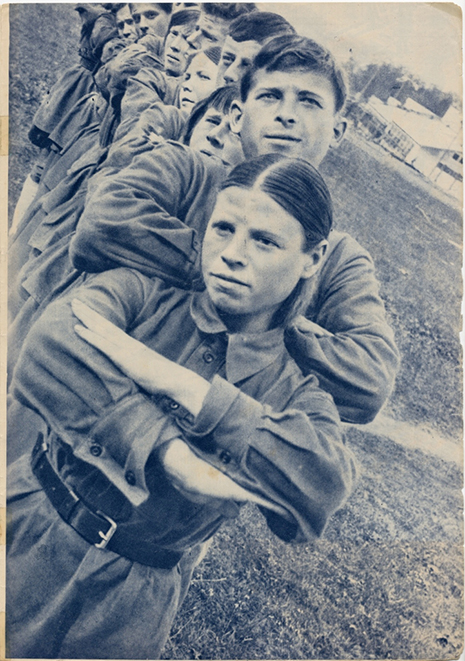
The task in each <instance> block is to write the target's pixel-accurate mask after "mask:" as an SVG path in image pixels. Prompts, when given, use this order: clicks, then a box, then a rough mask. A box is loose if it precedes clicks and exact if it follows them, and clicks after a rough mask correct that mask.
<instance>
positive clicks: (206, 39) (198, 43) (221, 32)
mask: <svg viewBox="0 0 465 661" xmlns="http://www.w3.org/2000/svg"><path fill="white" fill-rule="evenodd" d="M200 10H201V11H200V17H199V21H198V23H197V27H196V29H195V30H194V32H193V33H192V34H191V35H190V37H189V38H188V42H189V43H190V45H191V47H192V48H195V50H205V48H208V47H209V46H219V48H222V46H223V44H224V41H225V39H226V36H227V34H228V30H229V26H230V24H231V22H232V21H234V19H236V18H237V17H238V16H241V15H242V14H247V13H249V12H252V11H256V7H255V4H254V3H251V2H205V3H202V4H201V5H200Z"/></svg>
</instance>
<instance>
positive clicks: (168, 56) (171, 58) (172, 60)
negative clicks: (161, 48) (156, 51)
mask: <svg viewBox="0 0 465 661" xmlns="http://www.w3.org/2000/svg"><path fill="white" fill-rule="evenodd" d="M166 59H167V60H169V61H170V62H179V58H178V57H175V56H174V55H170V54H169V53H167V55H166Z"/></svg>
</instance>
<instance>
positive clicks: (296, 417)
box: [178, 376, 355, 542]
mask: <svg viewBox="0 0 465 661" xmlns="http://www.w3.org/2000/svg"><path fill="white" fill-rule="evenodd" d="M178 424H179V425H180V426H181V427H182V429H183V432H184V435H185V438H186V439H187V440H188V441H189V442H190V443H191V445H192V447H193V449H194V450H195V451H196V452H197V453H198V454H199V455H200V456H201V457H202V458H203V459H205V460H206V461H208V462H209V463H210V464H212V465H213V466H215V467H216V468H218V469H219V470H221V471H222V472H224V473H226V474H227V475H228V476H229V477H230V478H231V479H233V480H234V481H235V482H237V483H238V484H239V485H240V486H242V487H244V488H245V489H247V490H248V491H251V492H253V493H255V494H257V495H259V496H261V497H262V498H264V499H265V500H267V501H268V502H269V503H270V508H269V509H268V508H261V509H262V511H263V513H264V514H265V516H266V518H267V522H268V525H269V526H270V528H271V529H272V530H273V532H275V533H276V534H277V535H278V536H279V537H281V538H282V539H284V540H285V541H293V542H303V541H306V540H309V539H312V538H315V536H320V535H321V534H322V532H323V529H324V527H325V525H326V522H327V520H328V518H329V517H330V516H331V514H332V513H333V512H335V511H336V510H337V509H338V508H339V507H340V506H341V505H342V504H343V503H344V501H345V500H346V498H347V497H348V495H349V493H350V492H351V490H352V486H353V483H354V479H355V463H354V459H353V456H352V454H351V452H350V451H349V450H348V449H347V448H346V446H345V445H344V443H343V440H342V436H341V431H340V425H339V417H338V414H337V411H336V409H335V407H334V404H333V402H332V400H331V397H330V396H329V395H327V394H326V393H324V392H322V391H321V390H320V389H319V388H318V386H317V384H316V379H314V378H313V377H310V378H309V379H307V380H306V381H305V383H304V384H303V385H302V386H300V387H299V388H298V389H297V390H296V392H295V393H294V395H293V396H292V397H291V400H290V401H289V402H288V406H287V407H286V408H285V410H284V411H282V412H276V411H273V409H272V408H271V407H270V406H268V405H266V404H261V403H260V402H258V401H256V400H255V399H253V398H252V397H249V396H248V395H246V394H245V393H243V392H241V391H240V390H239V389H238V388H236V387H235V386H234V385H232V384H230V383H228V382H227V381H225V380H224V379H222V378H221V377H219V376H216V377H214V379H213V382H212V385H211V387H210V390H209V392H208V394H207V396H206V398H205V401H204V404H203V406H202V409H201V411H200V413H199V414H198V416H197V418H196V419H195V421H194V422H193V424H189V423H188V422H187V421H186V420H185V419H184V420H180V421H178Z"/></svg>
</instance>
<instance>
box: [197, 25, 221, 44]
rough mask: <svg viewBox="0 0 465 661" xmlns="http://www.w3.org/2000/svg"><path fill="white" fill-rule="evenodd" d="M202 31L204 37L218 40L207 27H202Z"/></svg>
mask: <svg viewBox="0 0 465 661" xmlns="http://www.w3.org/2000/svg"><path fill="white" fill-rule="evenodd" d="M200 32H201V33H202V34H203V36H204V37H207V38H208V39H215V41H218V39H217V38H216V37H215V36H214V35H213V34H212V33H211V32H208V30H206V29H205V28H201V29H200Z"/></svg>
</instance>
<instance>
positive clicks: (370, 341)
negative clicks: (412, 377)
mask: <svg viewBox="0 0 465 661" xmlns="http://www.w3.org/2000/svg"><path fill="white" fill-rule="evenodd" d="M335 235H336V237H337V240H336V242H335V244H336V245H335V246H334V248H333V249H332V251H331V253H330V255H329V256H328V259H327V260H326V262H325V264H324V265H323V267H322V270H321V272H320V274H319V280H318V287H317V290H316V296H315V298H314V300H313V302H312V305H311V306H310V308H309V309H308V311H307V315H306V316H307V317H308V318H309V319H311V320H312V321H314V322H315V323H316V324H318V325H319V326H321V327H322V328H323V329H325V330H326V331H329V332H328V333H327V334H324V335H321V336H318V335H317V334H316V333H315V332H313V331H312V330H309V331H308V332H305V331H301V330H297V329H296V328H295V327H293V328H291V329H290V330H289V331H288V333H287V336H286V346H287V347H288V350H289V352H290V353H291V355H292V357H293V358H294V360H296V362H297V364H298V365H299V367H300V368H301V369H302V371H303V372H304V373H305V374H309V373H312V374H315V375H316V376H317V377H318V380H319V382H320V385H321V387H322V388H323V389H324V390H326V391H327V392H329V393H330V394H331V395H332V396H333V398H334V401H335V403H336V406H337V407H338V410H339V413H340V416H341V419H342V420H344V421H346V422H351V423H358V424H364V423H368V422H370V421H371V420H373V419H374V417H375V416H376V414H377V413H378V412H379V410H380V409H381V407H382V406H383V404H384V403H385V401H386V399H387V397H388V396H389V394H390V392H391V390H392V388H393V385H394V380H395V376H396V373H397V370H398V367H399V353H398V350H397V348H396V344H395V341H394V334H393V332H392V329H391V328H390V327H389V325H388V323H387V321H386V315H385V310H384V304H383V302H382V300H381V298H380V296H379V284H378V281H377V279H376V275H375V268H374V264H373V261H372V259H371V257H370V255H369V254H368V253H367V252H366V250H364V249H363V248H362V247H361V246H360V245H359V244H358V243H357V242H356V241H355V240H354V239H352V238H351V237H350V236H348V235H344V234H341V233H335Z"/></svg>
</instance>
